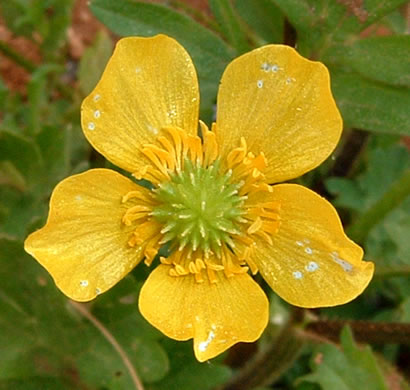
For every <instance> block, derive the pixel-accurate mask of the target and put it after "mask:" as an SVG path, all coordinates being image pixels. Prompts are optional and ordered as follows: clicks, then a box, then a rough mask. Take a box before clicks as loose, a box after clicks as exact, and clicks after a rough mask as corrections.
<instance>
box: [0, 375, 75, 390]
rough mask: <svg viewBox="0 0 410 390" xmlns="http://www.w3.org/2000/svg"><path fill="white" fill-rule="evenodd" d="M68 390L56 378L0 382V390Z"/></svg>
mask: <svg viewBox="0 0 410 390" xmlns="http://www.w3.org/2000/svg"><path fill="white" fill-rule="evenodd" d="M11 389H12V390H39V389H41V390H69V389H70V388H69V387H68V385H67V384H65V383H63V382H61V381H60V380H59V379H57V378H52V377H51V378H50V377H30V378H27V379H7V380H0V390H11Z"/></svg>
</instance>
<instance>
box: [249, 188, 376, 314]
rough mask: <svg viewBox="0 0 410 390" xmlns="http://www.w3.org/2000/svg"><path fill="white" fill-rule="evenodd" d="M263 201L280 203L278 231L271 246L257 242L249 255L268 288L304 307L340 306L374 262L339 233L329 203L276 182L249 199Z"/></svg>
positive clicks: (364, 283) (363, 282)
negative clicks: (367, 258)
mask: <svg viewBox="0 0 410 390" xmlns="http://www.w3.org/2000/svg"><path fill="white" fill-rule="evenodd" d="M258 197H259V198H260V199H257V198H258ZM268 200H269V201H278V202H280V211H279V215H280V226H279V230H278V232H277V233H276V234H274V235H272V241H273V242H272V244H271V245H269V244H268V243H267V242H266V241H262V240H259V241H258V242H257V246H256V247H255V248H254V251H253V252H252V260H253V261H254V262H255V263H256V265H257V266H258V268H259V271H260V273H261V274H262V276H263V277H264V279H265V280H266V281H267V282H268V284H269V285H270V286H271V287H272V289H273V290H274V291H275V292H276V293H277V294H279V295H280V296H281V297H282V298H283V299H284V300H286V301H287V302H289V303H291V304H293V305H296V306H301V307H309V308H313V307H322V306H335V305H340V304H343V303H346V302H349V301H351V300H352V299H354V298H356V297H357V296H358V295H359V294H361V293H362V291H363V290H364V289H365V288H366V286H367V285H368V284H369V282H370V280H371V278H372V275H373V268H374V266H373V263H371V262H364V261H362V256H363V251H362V249H361V248H360V247H359V246H358V245H356V244H355V243H354V242H353V241H351V240H350V239H349V238H348V237H347V236H346V235H345V233H344V232H343V228H342V225H341V222H340V219H339V217H338V215H337V212H336V210H335V209H334V208H333V206H332V205H331V204H330V203H329V202H328V201H326V200H325V199H324V198H322V197H320V196H319V195H317V194H316V193H314V192H313V191H310V190H308V189H307V188H305V187H302V186H299V185H296V184H280V185H276V186H274V187H273V192H271V193H268V192H265V193H261V192H259V193H258V195H255V198H254V199H253V200H252V201H254V202H257V201H259V202H262V201H268Z"/></svg>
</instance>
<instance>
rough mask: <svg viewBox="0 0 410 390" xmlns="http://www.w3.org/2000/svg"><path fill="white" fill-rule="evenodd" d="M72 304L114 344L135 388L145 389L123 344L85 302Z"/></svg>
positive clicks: (71, 302)
mask: <svg viewBox="0 0 410 390" xmlns="http://www.w3.org/2000/svg"><path fill="white" fill-rule="evenodd" d="M69 302H70V304H71V306H73V307H74V309H76V310H77V311H78V312H79V313H80V314H81V315H82V316H84V317H85V318H87V320H89V321H90V322H91V323H92V324H93V325H94V326H95V327H96V328H97V329H98V330H99V331H100V332H101V334H102V335H103V336H104V337H105V339H106V340H107V341H108V342H109V343H110V344H111V345H112V346H113V348H114V349H115V350H116V352H117V353H118V355H120V358H121V360H122V361H123V363H124V365H125V367H126V368H127V370H128V373H129V374H130V377H131V379H132V381H133V383H134V385H135V388H136V389H137V390H144V386H143V384H142V382H141V379H140V378H139V376H138V374H137V372H136V371H135V368H134V366H133V365H132V363H131V361H130V359H129V358H128V356H127V354H126V353H125V351H124V349H123V348H122V347H121V345H120V344H119V343H118V341H117V340H116V339H115V338H114V336H113V335H112V334H111V333H110V331H109V330H108V329H107V328H106V327H105V326H104V325H103V324H102V323H101V322H100V321H99V320H98V319H97V318H96V317H94V316H93V315H92V314H91V313H90V311H89V310H87V308H86V306H85V305H84V304H81V303H78V302H74V301H69Z"/></svg>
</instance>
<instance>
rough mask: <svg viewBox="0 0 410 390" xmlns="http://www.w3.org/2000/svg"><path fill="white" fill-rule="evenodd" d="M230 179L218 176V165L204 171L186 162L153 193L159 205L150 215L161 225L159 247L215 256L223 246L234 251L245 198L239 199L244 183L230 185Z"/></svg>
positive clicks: (190, 162) (226, 174)
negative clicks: (229, 247)
mask: <svg viewBox="0 0 410 390" xmlns="http://www.w3.org/2000/svg"><path fill="white" fill-rule="evenodd" d="M231 175H232V171H228V172H227V173H225V174H222V173H221V172H220V164H219V161H215V162H214V163H213V164H212V165H209V166H208V167H203V166H202V165H201V164H199V163H198V164H195V163H193V162H192V161H191V160H190V159H185V160H184V167H183V169H182V170H181V171H178V172H176V173H173V174H172V175H171V180H170V181H167V182H164V183H161V184H160V185H159V186H158V188H157V189H155V190H154V192H155V198H156V200H157V202H158V205H157V206H156V207H155V208H154V210H153V211H152V213H151V215H152V216H153V217H154V218H155V219H156V220H157V221H159V222H160V223H161V224H162V225H163V228H162V230H161V233H162V234H163V235H164V236H163V238H162V240H161V243H166V242H168V241H171V242H172V244H173V245H175V247H176V248H178V250H182V249H183V248H184V247H187V248H189V249H191V250H192V251H196V250H197V249H201V250H203V251H204V253H205V254H210V253H211V252H213V253H215V254H217V255H218V256H219V255H220V251H221V247H222V246H223V244H227V245H229V246H231V247H233V246H234V243H233V241H232V238H231V235H238V234H240V229H239V226H238V223H239V222H240V221H241V219H242V218H241V214H242V209H241V206H242V205H243V202H244V198H245V197H241V196H239V195H238V192H239V188H240V187H241V185H242V184H243V183H238V184H233V183H231V182H230V179H231Z"/></svg>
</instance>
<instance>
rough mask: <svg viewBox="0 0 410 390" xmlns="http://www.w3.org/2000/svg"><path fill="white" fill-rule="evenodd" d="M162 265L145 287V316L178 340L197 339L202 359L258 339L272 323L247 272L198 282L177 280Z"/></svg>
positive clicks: (141, 304)
mask: <svg viewBox="0 0 410 390" xmlns="http://www.w3.org/2000/svg"><path fill="white" fill-rule="evenodd" d="M169 269H170V266H167V265H160V266H159V267H157V268H156V269H155V270H154V271H153V272H152V273H151V274H150V276H149V278H148V279H147V281H146V282H145V284H144V285H143V287H142V289H141V295H140V299H139V307H140V311H141V313H142V315H143V316H144V317H145V318H146V319H147V320H148V321H149V322H150V323H151V324H152V325H153V326H155V327H156V328H158V329H159V330H160V331H161V332H163V333H164V334H166V335H167V336H168V337H171V338H173V339H176V340H188V339H190V338H194V351H195V356H196V358H197V359H198V360H199V361H201V362H202V361H205V360H207V359H211V358H213V357H215V356H217V355H219V354H220V353H222V352H223V351H225V350H226V349H228V348H229V347H230V346H232V345H233V344H236V343H238V342H240V341H247V342H251V341H255V340H257V339H258V338H259V337H260V335H261V333H262V332H263V330H264V329H265V327H266V325H267V321H268V306H269V304H268V300H267V298H266V296H265V293H264V292H263V291H262V289H261V288H260V287H259V285H258V284H257V283H255V282H254V281H253V280H252V278H251V277H250V276H249V275H248V274H237V275H235V276H233V277H232V278H229V279H227V278H226V277H225V276H224V275H223V273H221V272H217V274H218V281H217V282H216V283H209V281H208V279H207V278H205V279H206V280H205V281H204V282H203V283H197V282H195V278H194V276H193V275H189V276H179V277H173V276H170V275H169Z"/></svg>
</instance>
